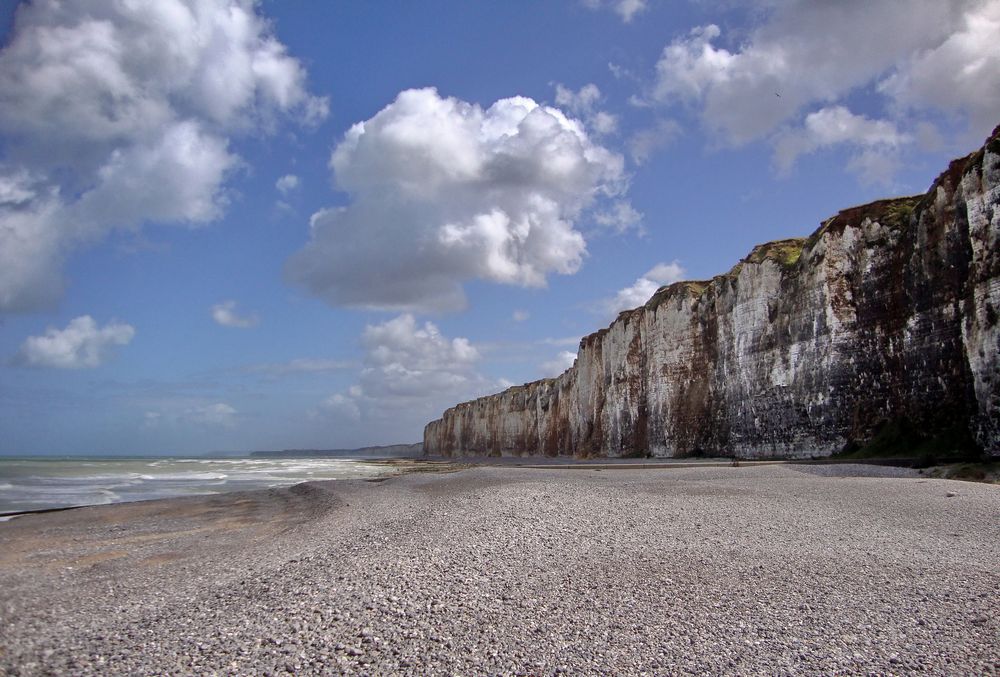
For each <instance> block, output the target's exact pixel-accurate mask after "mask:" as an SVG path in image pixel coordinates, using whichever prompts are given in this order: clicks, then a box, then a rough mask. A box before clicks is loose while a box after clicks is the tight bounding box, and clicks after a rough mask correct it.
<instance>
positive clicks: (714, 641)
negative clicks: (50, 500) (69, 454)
mask: <svg viewBox="0 0 1000 677" xmlns="http://www.w3.org/2000/svg"><path fill="white" fill-rule="evenodd" d="M859 468H861V470H858V469H859ZM597 470H600V471H599V472H598V471H597ZM865 474H881V475H883V476H880V477H866V476H853V477H851V476H846V475H865ZM887 474H888V475H901V476H889V477H887V476H884V475H887ZM998 562H1000V487H998V486H995V485H983V484H972V483H964V482H953V481H946V480H928V479H924V478H920V477H918V476H913V475H912V474H909V475H908V474H907V473H904V472H902V471H899V470H898V469H877V470H870V471H869V470H865V469H864V467H863V466H838V467H827V466H804V467H800V466H790V465H765V466H751V467H739V468H730V467H709V466H705V467H686V468H681V467H675V468H668V467H664V468H657V469H636V468H616V469H614V471H613V472H607V471H604V469H602V468H596V467H595V468H593V469H590V470H589V471H588V470H581V469H562V468H546V469H537V468H514V467H480V468H471V469H466V470H462V471H460V472H452V473H414V474H407V475H403V476H398V477H393V478H389V479H385V480H381V481H374V482H370V481H353V480H352V481H334V482H317V483H310V484H305V485H298V486H296V487H292V488H290V489H281V490H269V491H258V492H245V493H239V494H227V495H221V496H211V497H197V498H186V499H171V500H166V501H150V502H145V503H131V504H121V505H115V506H98V507H92V508H81V509H74V510H67V511H62V512H55V513H47V514H40V515H31V516H25V517H20V518H17V519H14V520H12V521H9V522H4V523H0V674H5V673H6V674H163V673H170V674H205V673H212V672H218V673H226V674H264V673H268V672H270V673H280V672H295V673H305V674H319V673H327V674H328V673H347V674H393V673H403V674H456V673H457V674H487V673H488V674H556V673H560V672H567V673H570V674H609V673H616V674H643V673H645V674H677V673H692V674H696V673H701V674H705V673H708V674H719V673H727V674H792V673H795V674H803V673H805V674H808V673H814V674H820V673H823V674H829V673H831V672H850V673H859V672H860V673H868V672H876V673H906V672H911V671H917V670H923V671H926V672H928V673H931V674H996V673H998V672H1000V624H998V617H1000V601H998V600H1000V564H998Z"/></svg>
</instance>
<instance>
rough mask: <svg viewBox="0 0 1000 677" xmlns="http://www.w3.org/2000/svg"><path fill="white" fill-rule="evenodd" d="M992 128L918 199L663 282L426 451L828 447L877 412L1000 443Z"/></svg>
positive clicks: (998, 262)
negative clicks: (558, 371) (567, 358)
mask: <svg viewBox="0 0 1000 677" xmlns="http://www.w3.org/2000/svg"><path fill="white" fill-rule="evenodd" d="M998 203H1000V127H998V128H997V129H996V130H994V133H993V135H992V136H991V138H990V139H989V140H988V141H987V143H986V144H985V145H984V147H983V148H981V149H980V150H979V151H977V152H975V153H973V154H971V155H969V156H967V157H965V158H961V159H958V160H955V161H953V162H952V163H951V164H950V166H949V167H948V169H947V171H945V172H944V173H943V174H941V176H939V177H938V178H937V180H935V181H934V183H933V184H932V185H931V187H930V190H928V191H927V193H926V194H924V195H918V196H914V197H907V198H898V199H891V200H881V201H878V202H873V203H871V204H868V205H864V206H861V207H854V208H851V209H846V210H844V211H842V212H840V213H839V214H837V215H836V216H834V217H833V218H831V219H829V220H827V221H825V222H824V223H823V224H822V225H821V226H820V227H819V229H818V230H816V232H814V233H813V234H812V235H811V236H810V237H808V238H802V239H793V240H783V241H779V242H771V243H768V244H764V245H760V246H758V247H756V248H755V249H754V250H753V251H752V252H751V253H750V255H749V256H747V257H746V258H745V259H743V260H742V261H741V262H740V263H738V264H737V265H736V266H735V267H733V269H732V270H730V271H729V272H728V273H726V274H724V275H719V276H717V277H715V278H713V279H711V280H707V281H697V282H679V283H676V284H672V285H670V286H668V287H664V288H661V289H660V290H659V291H657V292H656V294H655V295H654V296H653V297H652V298H651V299H650V300H649V301H648V302H647V303H646V304H645V305H644V306H642V307H640V308H636V309H635V310H630V311H626V312H623V313H621V314H620V315H619V316H618V318H617V319H616V320H615V321H614V322H613V323H612V324H611V326H610V327H608V328H607V329H602V330H601V331H598V332H597V333H595V334H591V335H590V336H587V337H585V338H584V339H583V340H582V341H581V342H580V349H579V352H578V354H577V359H576V363H575V364H574V365H573V367H571V368H570V369H569V370H568V371H566V372H565V373H563V374H562V375H561V376H559V377H557V378H554V379H545V380H542V381H535V382H533V383H528V384H525V385H522V386H515V387H513V388H509V389H507V390H505V391H504V392H502V393H499V394H497V395H491V396H488V397H483V398H480V399H477V400H474V401H471V402H465V403H462V404H459V405H457V406H455V407H453V408H451V409H449V410H447V411H446V412H445V413H444V415H443V416H442V418H441V419H439V420H436V421H432V422H431V423H429V424H428V425H427V427H426V428H425V430H424V452H425V453H427V454H432V455H443V456H459V455H505V456H506V455H547V456H557V455H576V456H645V455H652V456H685V455H690V454H696V453H709V454H739V455H740V456H742V457H746V458H751V457H760V456H787V457H806V456H814V455H826V454H830V453H833V452H836V451H839V450H841V449H842V448H844V447H845V445H847V444H849V443H861V444H863V443H865V442H866V441H867V440H869V439H870V438H871V437H872V436H873V434H874V432H875V431H876V430H877V429H878V427H879V426H881V425H884V424H885V423H886V422H892V421H898V420H906V421H909V422H910V423H911V424H912V425H914V426H917V427H918V428H919V429H921V430H923V431H926V432H927V433H928V434H933V433H934V432H935V431H945V430H955V429H956V428H959V429H967V430H968V431H969V432H970V433H971V434H972V436H973V438H974V439H975V440H976V441H977V442H978V444H979V445H980V446H981V447H982V448H983V449H984V450H986V451H988V452H990V453H993V454H997V453H1000V326H998V324H1000V321H998V315H1000V209H998Z"/></svg>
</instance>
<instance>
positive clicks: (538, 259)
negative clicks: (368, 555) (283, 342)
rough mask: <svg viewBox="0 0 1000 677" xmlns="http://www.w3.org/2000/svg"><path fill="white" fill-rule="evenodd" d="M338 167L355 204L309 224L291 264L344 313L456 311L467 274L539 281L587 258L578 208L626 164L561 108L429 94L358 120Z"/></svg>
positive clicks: (618, 189) (337, 175) (292, 273)
mask: <svg viewBox="0 0 1000 677" xmlns="http://www.w3.org/2000/svg"><path fill="white" fill-rule="evenodd" d="M330 165H331V167H332V168H333V173H334V181H335V184H336V186H337V187H338V188H339V189H340V190H343V191H345V192H346V193H348V194H349V195H350V198H351V202H350V204H349V205H348V206H346V207H338V208H331V209H324V210H321V211H319V212H317V213H316V214H314V215H313V216H312V219H311V220H310V228H311V238H310V241H309V243H308V244H307V245H306V247H305V248H304V249H303V250H301V251H300V252H298V253H297V254H295V255H294V256H292V257H291V258H290V259H289V261H288V262H287V264H286V268H285V270H286V274H287V276H288V278H289V279H290V280H291V281H292V282H294V283H297V284H299V285H301V286H303V287H304V288H306V289H307V290H309V291H311V292H312V293H314V294H317V295H319V296H321V297H323V298H324V299H326V300H327V301H328V302H329V303H331V304H333V305H338V306H351V307H365V308H377V309H392V310H405V311H450V310H457V309H460V308H462V307H464V305H465V294H464V291H463V289H462V283H463V282H464V281H467V280H472V279H477V278H478V279H483V280H489V281H492V282H499V283H504V284H516V285H522V286H530V287H540V286H544V285H545V283H546V276H547V275H548V274H550V273H562V274H570V273H574V272H576V271H577V269H579V267H580V265H581V264H582V261H583V257H584V255H585V254H586V243H585V241H584V237H583V235H582V234H581V233H580V232H578V231H577V230H575V228H574V222H575V220H576V219H577V218H578V217H579V216H580V214H581V212H583V211H584V210H585V209H588V208H590V207H592V206H593V205H594V204H595V201H597V200H599V199H602V198H616V197H617V198H619V199H620V196H621V194H622V193H623V191H624V190H625V188H626V186H625V177H624V171H623V159H622V157H621V156H620V155H617V154H615V153H612V152H611V151H609V150H607V149H605V148H603V147H602V146H600V145H597V144H595V143H594V142H592V141H591V140H590V138H589V137H588V136H587V133H586V131H585V129H584V127H583V125H582V124H581V123H579V122H578V121H576V120H573V119H571V118H568V117H566V115H564V114H563V113H562V112H560V111H559V110H557V109H555V108H550V107H547V106H540V105H538V104H536V103H535V102H534V101H532V100H531V99H527V98H524V97H514V98H510V99H501V100H500V101H497V102H496V103H494V104H493V105H492V106H490V107H489V108H486V109H483V108H481V107H480V106H478V105H476V104H470V103H466V102H464V101H460V100H458V99H454V98H446V97H441V96H439V95H438V93H437V91H436V90H434V89H416V90H407V91H404V92H402V93H400V94H399V96H398V97H397V98H396V100H395V101H393V102H392V103H391V104H389V105H388V106H387V107H386V108H384V109H383V110H381V111H380V112H379V113H378V114H376V115H375V116H374V117H372V118H371V119H370V120H366V121H364V122H361V123H358V124H355V125H354V126H353V127H352V128H351V129H350V130H349V131H348V132H347V134H346V135H345V136H344V138H343V140H342V141H341V142H340V143H339V144H338V145H337V147H336V148H335V149H334V151H333V155H332V157H331V160H330Z"/></svg>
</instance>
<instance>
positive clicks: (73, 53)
mask: <svg viewBox="0 0 1000 677" xmlns="http://www.w3.org/2000/svg"><path fill="white" fill-rule="evenodd" d="M0 31H2V32H0V46H2V47H0V454H8V455H28V454H130V455H132V454H203V453H207V452H212V451H248V450H255V449H282V448H346V447H356V446H364V445H373V444H392V443H404V442H407V443H409V442H417V441H419V440H420V439H421V435H422V430H423V426H424V425H425V424H426V423H427V422H428V421H430V420H432V419H434V418H437V417H438V416H440V414H441V413H442V412H443V410H444V409H445V408H447V407H449V406H452V405H454V404H456V403H458V402H460V401H463V400H467V399H470V398H472V397H476V396H480V395H483V394H488V393H492V392H497V391H499V390H502V389H503V388H505V387H508V386H510V385H512V384H516V383H523V382H526V381H532V380H536V379H539V378H543V377H549V376H554V375H557V374H558V373H560V372H561V371H563V370H564V369H566V368H567V367H568V366H570V365H571V364H572V361H573V357H574V356H575V353H576V349H577V345H578V343H579V340H580V338H581V337H583V336H584V335H586V334H589V333H591V332H594V331H596V330H598V329H600V328H601V327H604V326H606V325H607V324H608V323H609V322H610V321H611V320H612V319H613V318H614V317H615V315H616V313H617V312H618V311H620V310H623V309H626V308H630V307H635V306H638V305H640V304H642V303H643V302H644V301H645V300H646V299H648V297H649V296H650V295H651V294H652V293H653V292H654V291H655V290H656V289H657V288H658V287H659V286H660V285H663V284H669V283H671V282H674V281H677V280H680V279H707V278H710V277H712V276H713V275H717V274H720V273H723V272H725V271H727V270H728V269H729V268H730V267H732V265H733V264H735V263H736V262H737V261H738V260H739V259H740V258H741V257H743V256H745V255H746V254H747V253H748V252H749V251H750V250H751V249H752V247H753V246H754V245H755V244H758V243H761V242H766V241H769V240H774V239H779V238H785V237H795V236H805V235H808V234H809V233H811V232H812V231H813V230H814V229H815V228H816V227H817V226H818V225H819V223H820V222H821V221H822V220H824V219H825V218H827V217H829V216H831V215H832V214H834V213H836V212H837V211H838V210H840V209H843V208H846V207H849V206H852V205H856V204H861V203H864V202H868V201H871V200H874V199H878V198H882V197H888V196H893V195H908V194H915V193H921V192H923V191H925V190H926V189H927V187H928V186H929V185H930V183H931V181H932V180H933V179H934V177H935V176H936V175H937V174H938V173H940V172H941V171H943V169H944V168H945V167H946V165H947V162H948V161H949V160H950V159H952V158H954V157H958V156H961V155H964V154H966V153H968V152H971V151H973V150H975V149H976V148H977V147H978V146H979V145H980V144H981V143H982V141H983V140H984V139H985V138H986V136H987V135H988V133H989V132H990V130H992V129H993V127H994V126H996V124H997V123H1000V39H998V37H1000V0H874V1H872V0H865V1H861V0H844V1H841V2H825V1H824V2H815V1H813V2H805V1H796V0H758V1H739V0H670V1H668V0H565V1H563V2H557V1H555V0H552V1H544V2H531V3H529V2H497V3H468V2H445V1H429V2H421V3H410V2H401V1H397V2H388V1H386V2H366V3H326V2H315V3H289V2H278V1H276V0H261V1H260V2H252V1H251V0H157V2H151V3H141V2H127V1H126V0H58V1H57V0H35V1H33V2H22V3H20V4H18V3H12V2H10V1H9V0H8V2H5V3H2V4H0Z"/></svg>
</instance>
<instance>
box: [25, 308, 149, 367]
mask: <svg viewBox="0 0 1000 677" xmlns="http://www.w3.org/2000/svg"><path fill="white" fill-rule="evenodd" d="M133 336H135V329H134V328H133V327H132V326H131V325H128V324H125V323H122V322H109V323H108V324H106V325H105V326H103V327H99V326H98V325H97V322H95V321H94V318H92V317H91V316H90V315H82V316H80V317H77V318H75V319H73V320H71V321H70V323H69V324H68V325H67V326H66V328H65V329H55V328H51V327H50V328H49V329H48V330H47V331H46V332H45V333H44V334H43V335H41V336H29V337H28V338H27V339H26V340H25V342H24V344H23V345H22V346H21V350H20V351H19V352H18V354H17V356H16V357H15V362H16V363H18V364H23V365H25V366H29V367H55V368H58V369H86V368H93V367H99V366H100V365H102V364H104V362H106V361H107V360H108V359H110V358H111V356H112V355H113V354H114V351H115V349H116V348H117V347H118V346H124V345H128V343H129V342H130V341H131V340H132V337H133Z"/></svg>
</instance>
